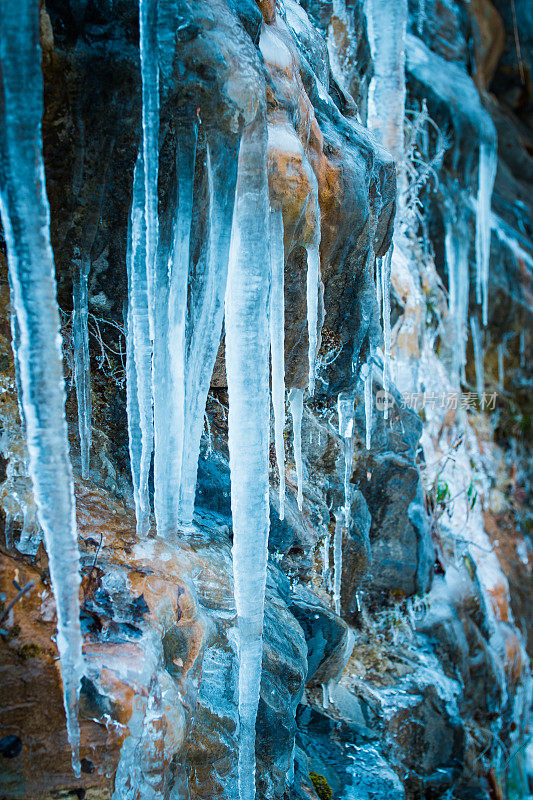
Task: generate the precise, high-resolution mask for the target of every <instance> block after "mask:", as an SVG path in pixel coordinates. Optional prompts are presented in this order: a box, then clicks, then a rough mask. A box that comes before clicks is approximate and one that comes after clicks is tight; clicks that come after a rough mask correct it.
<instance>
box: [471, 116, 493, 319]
mask: <svg viewBox="0 0 533 800" xmlns="http://www.w3.org/2000/svg"><path fill="white" fill-rule="evenodd" d="M487 136H488V139H487V140H483V139H482V140H481V143H480V145H479V188H478V194H477V207H476V298H477V301H478V303H481V306H482V310H483V325H486V324H487V322H488V302H489V297H488V291H489V290H488V283H489V262H490V238H491V209H490V207H491V199H492V190H493V188H494V181H495V179H496V168H497V166H498V144H497V138H496V131H495V130H494V126H493V125H491V126H490V127H489V131H488V134H487Z"/></svg>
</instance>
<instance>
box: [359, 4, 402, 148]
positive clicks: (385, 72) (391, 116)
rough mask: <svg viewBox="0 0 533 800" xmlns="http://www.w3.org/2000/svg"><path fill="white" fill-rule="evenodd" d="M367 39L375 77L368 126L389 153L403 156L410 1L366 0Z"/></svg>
mask: <svg viewBox="0 0 533 800" xmlns="http://www.w3.org/2000/svg"><path fill="white" fill-rule="evenodd" d="M365 10H366V18H367V22H368V37H369V40H370V47H371V51H372V61H373V64H374V76H373V78H372V81H371V83H370V89H369V97H368V127H369V128H370V129H371V130H374V131H375V132H376V133H377V135H378V137H379V138H380V140H381V142H382V143H383V144H384V145H385V147H386V148H387V150H390V152H391V153H392V154H393V156H395V158H401V156H402V155H403V149H404V147H403V145H404V136H403V121H404V113H405V36H406V29H407V0H397V2H394V3H390V2H388V0H367V2H366V4H365Z"/></svg>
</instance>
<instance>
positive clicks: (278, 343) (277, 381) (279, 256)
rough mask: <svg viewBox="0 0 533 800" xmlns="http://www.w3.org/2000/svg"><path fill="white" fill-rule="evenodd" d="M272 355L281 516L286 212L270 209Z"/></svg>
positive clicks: (281, 517)
mask: <svg viewBox="0 0 533 800" xmlns="http://www.w3.org/2000/svg"><path fill="white" fill-rule="evenodd" d="M270 269H271V276H272V277H271V280H272V286H271V293H270V358H271V362H272V406H273V408H274V443H275V447H276V461H277V464H278V473H279V518H280V519H283V518H284V516H285V440H284V438H283V429H284V427H285V297H284V271H285V249H284V244H283V213H282V211H281V209H276V210H273V211H271V212H270Z"/></svg>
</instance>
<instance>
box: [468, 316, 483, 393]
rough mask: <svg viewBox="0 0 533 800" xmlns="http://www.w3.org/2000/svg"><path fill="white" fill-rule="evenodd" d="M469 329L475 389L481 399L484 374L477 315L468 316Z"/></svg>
mask: <svg viewBox="0 0 533 800" xmlns="http://www.w3.org/2000/svg"><path fill="white" fill-rule="evenodd" d="M470 330H471V331H472V345H473V348H474V365H475V368H476V389H477V393H478V397H479V399H480V400H481V398H482V397H483V392H484V390H485V375H484V366H483V343H482V341H481V329H480V327H479V322H478V321H477V317H474V316H472V317H470Z"/></svg>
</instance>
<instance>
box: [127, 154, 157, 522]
mask: <svg viewBox="0 0 533 800" xmlns="http://www.w3.org/2000/svg"><path fill="white" fill-rule="evenodd" d="M130 234H131V242H130V244H129V246H128V254H127V256H128V264H127V269H128V303H129V310H128V320H129V322H130V324H131V328H132V332H133V361H134V365H131V368H128V373H129V376H130V380H132V379H133V369H135V386H136V390H137V404H136V406H137V409H138V415H139V426H140V439H139V437H138V436H137V435H133V439H132V434H133V428H132V425H133V423H132V422H131V421H130V424H129V430H130V453H132V452H133V454H134V461H135V465H134V463H133V461H132V481H133V482H134V488H133V494H134V497H135V498H136V500H137V506H136V508H135V513H136V516H137V535H138V536H146V535H147V533H148V530H149V528H150V499H149V495H148V478H149V475H150V464H151V461H152V451H153V446H154V430H153V418H152V344H151V341H150V325H149V311H148V308H149V301H148V274H147V269H148V265H147V261H146V225H145V201H144V167H143V160H142V153H139V156H138V158H137V164H136V166H135V172H134V176H133V200H132V208H131V225H130ZM132 385H133V384H132ZM139 441H140V452H138V450H137V449H136V448H137V447H138V444H139ZM136 482H137V485H135V483H136Z"/></svg>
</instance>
